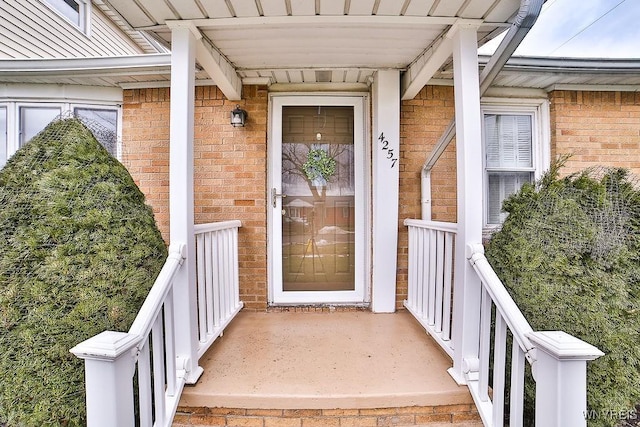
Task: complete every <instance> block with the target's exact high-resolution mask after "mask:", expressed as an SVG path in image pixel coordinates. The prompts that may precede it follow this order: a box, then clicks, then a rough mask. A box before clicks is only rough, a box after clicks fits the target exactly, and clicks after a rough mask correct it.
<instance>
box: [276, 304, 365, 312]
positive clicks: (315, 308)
mask: <svg viewBox="0 0 640 427" xmlns="http://www.w3.org/2000/svg"><path fill="white" fill-rule="evenodd" d="M345 311H371V308H370V304H369V303H368V302H367V303H355V304H348V303H345V304H270V305H269V306H268V307H267V312H268V313H283V312H295V313H333V312H345Z"/></svg>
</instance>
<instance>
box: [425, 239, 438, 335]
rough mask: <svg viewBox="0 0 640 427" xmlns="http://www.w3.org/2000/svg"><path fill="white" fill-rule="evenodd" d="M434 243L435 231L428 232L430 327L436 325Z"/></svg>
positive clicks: (435, 251)
mask: <svg viewBox="0 0 640 427" xmlns="http://www.w3.org/2000/svg"><path fill="white" fill-rule="evenodd" d="M436 243H437V234H436V230H429V265H428V269H429V277H428V280H429V282H428V283H429V284H428V289H429V291H428V292H427V304H428V305H427V314H428V320H427V321H428V322H429V324H430V325H435V323H436V289H435V288H436V256H437V254H438V253H437V250H436Z"/></svg>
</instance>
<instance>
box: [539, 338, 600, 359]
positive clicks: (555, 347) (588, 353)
mask: <svg viewBox="0 0 640 427" xmlns="http://www.w3.org/2000/svg"><path fill="white" fill-rule="evenodd" d="M527 337H528V338H529V339H530V340H531V342H532V343H533V344H534V345H535V347H536V348H537V349H538V350H541V351H544V352H545V353H547V354H548V355H550V356H552V357H553V358H555V359H557V360H576V361H577V360H585V361H588V360H594V359H597V358H598V357H600V356H604V353H603V352H602V351H600V350H599V349H598V348H597V347H594V346H593V345H591V344H589V343H587V342H584V341H582V340H581V339H579V338H576V337H574V336H573V335H570V334H568V333H566V332H563V331H538V332H531V333H529V334H528V335H527Z"/></svg>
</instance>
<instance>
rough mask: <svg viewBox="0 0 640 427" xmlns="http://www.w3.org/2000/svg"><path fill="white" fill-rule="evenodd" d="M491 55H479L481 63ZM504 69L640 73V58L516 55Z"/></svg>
mask: <svg viewBox="0 0 640 427" xmlns="http://www.w3.org/2000/svg"><path fill="white" fill-rule="evenodd" d="M489 60H490V57H489V56H487V55H482V56H480V57H478V62H479V63H480V64H481V65H487V66H488V63H489ZM503 69H504V70H515V71H543V72H560V73H572V72H573V73H588V74H600V73H603V74H604V73H615V74H624V73H629V74H638V72H640V59H631V58H629V59H604V58H549V57H533V56H531V57H528V56H527V57H524V56H514V57H511V58H509V60H508V61H507V62H506V64H505V65H504V67H503Z"/></svg>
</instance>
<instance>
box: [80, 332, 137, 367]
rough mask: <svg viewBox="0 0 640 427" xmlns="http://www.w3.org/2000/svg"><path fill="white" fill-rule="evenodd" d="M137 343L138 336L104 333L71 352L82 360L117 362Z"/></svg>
mask: <svg viewBox="0 0 640 427" xmlns="http://www.w3.org/2000/svg"><path fill="white" fill-rule="evenodd" d="M137 341H138V336H137V335H132V334H128V333H126V332H114V331H104V332H101V333H99V334H98V335H95V336H93V337H91V338H89V339H88V340H86V341H83V342H81V343H80V344H78V345H76V346H75V347H73V348H72V349H71V350H70V351H71V353H73V354H75V355H76V357H78V358H80V359H97V360H105V361H107V360H115V359H118V358H119V357H120V356H122V354H123V353H125V352H127V351H129V350H131V349H132V348H133V347H134V346H135V345H136V343H137Z"/></svg>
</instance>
